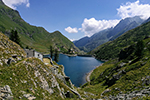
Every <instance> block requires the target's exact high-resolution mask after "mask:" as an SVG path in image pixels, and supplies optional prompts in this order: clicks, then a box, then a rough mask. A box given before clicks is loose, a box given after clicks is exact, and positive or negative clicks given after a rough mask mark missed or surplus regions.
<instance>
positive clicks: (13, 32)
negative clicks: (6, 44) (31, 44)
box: [10, 30, 21, 46]
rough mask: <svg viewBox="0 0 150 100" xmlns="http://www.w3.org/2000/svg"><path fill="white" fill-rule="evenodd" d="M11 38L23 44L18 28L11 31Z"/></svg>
mask: <svg viewBox="0 0 150 100" xmlns="http://www.w3.org/2000/svg"><path fill="white" fill-rule="evenodd" d="M10 40H12V41H14V42H16V43H17V44H19V45H20V46H21V43H20V37H19V36H18V32H17V31H16V30H15V31H14V30H12V31H11V34H10Z"/></svg>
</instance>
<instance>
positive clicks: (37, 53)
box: [24, 49, 43, 61]
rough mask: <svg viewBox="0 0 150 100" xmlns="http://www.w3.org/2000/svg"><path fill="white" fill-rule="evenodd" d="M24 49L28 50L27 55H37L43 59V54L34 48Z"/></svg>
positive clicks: (36, 56)
mask: <svg viewBox="0 0 150 100" xmlns="http://www.w3.org/2000/svg"><path fill="white" fill-rule="evenodd" d="M24 51H25V52H26V54H27V57H35V58H38V59H40V60H41V61H43V54H41V53H39V52H37V51H35V50H32V49H24Z"/></svg>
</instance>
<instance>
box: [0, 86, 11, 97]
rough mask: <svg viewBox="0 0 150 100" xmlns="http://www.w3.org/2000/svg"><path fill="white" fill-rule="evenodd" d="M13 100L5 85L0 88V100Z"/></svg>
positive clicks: (8, 88) (9, 90)
mask: <svg viewBox="0 0 150 100" xmlns="http://www.w3.org/2000/svg"><path fill="white" fill-rule="evenodd" d="M1 99H2V100H5V99H7V100H13V94H12V91H11V89H10V87H9V86H8V85H5V86H4V87H0V100H1Z"/></svg>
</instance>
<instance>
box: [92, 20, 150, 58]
mask: <svg viewBox="0 0 150 100" xmlns="http://www.w3.org/2000/svg"><path fill="white" fill-rule="evenodd" d="M148 21H149V19H148V20H146V22H147V23H144V24H142V25H141V26H139V27H136V28H134V29H132V30H129V31H128V32H126V33H124V34H122V35H121V36H120V37H118V38H117V39H115V40H113V41H109V42H107V43H104V44H102V45H100V46H98V47H97V48H96V49H94V50H93V51H91V54H93V55H94V54H95V56H96V58H97V59H105V60H108V59H111V58H116V57H118V54H119V53H120V51H121V49H123V48H125V47H128V46H130V45H133V44H136V42H138V41H140V40H143V39H147V38H149V37H150V28H149V27H150V22H148Z"/></svg>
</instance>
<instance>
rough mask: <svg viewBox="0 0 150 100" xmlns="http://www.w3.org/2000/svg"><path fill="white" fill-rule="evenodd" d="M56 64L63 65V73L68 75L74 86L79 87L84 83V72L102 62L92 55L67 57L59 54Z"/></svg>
mask: <svg viewBox="0 0 150 100" xmlns="http://www.w3.org/2000/svg"><path fill="white" fill-rule="evenodd" d="M58 64H60V65H63V66H64V68H65V74H66V75H67V76H69V77H70V79H71V81H72V83H73V84H74V85H75V86H77V87H79V86H81V85H83V84H84V83H86V74H87V73H89V72H90V71H91V70H93V69H95V68H96V67H97V66H99V65H101V64H102V62H101V61H99V60H96V59H95V58H93V57H80V56H76V57H68V56H66V55H64V54H60V55H59V62H58Z"/></svg>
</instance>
